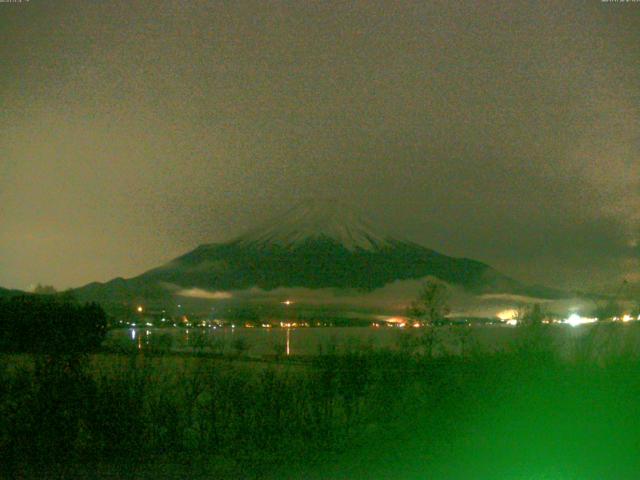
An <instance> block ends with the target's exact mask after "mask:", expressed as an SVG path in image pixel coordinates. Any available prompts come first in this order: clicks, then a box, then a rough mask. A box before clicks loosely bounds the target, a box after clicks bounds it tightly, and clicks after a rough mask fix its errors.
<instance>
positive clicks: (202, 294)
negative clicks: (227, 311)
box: [177, 288, 233, 300]
mask: <svg viewBox="0 0 640 480" xmlns="http://www.w3.org/2000/svg"><path fill="white" fill-rule="evenodd" d="M177 295H180V296H181V297H189V298H202V299H208V300H229V299H231V298H233V295H232V294H231V293H229V292H220V291H217V292H210V291H208V290H203V289H201V288H189V289H184V290H179V291H178V292H177Z"/></svg>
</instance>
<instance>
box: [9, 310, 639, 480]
mask: <svg viewBox="0 0 640 480" xmlns="http://www.w3.org/2000/svg"><path fill="white" fill-rule="evenodd" d="M23 318H27V320H26V321H23V322H22V323H20V319H23ZM0 327H1V328H0V331H1V333H2V336H1V337H2V338H0V340H2V342H0V346H1V347H2V350H3V353H1V354H0V474H1V475H2V476H3V477H4V478H34V479H35V478H37V479H40V478H65V479H66V478H154V479H155V478H223V479H224V478H229V479H232V478H233V479H236V478H243V479H245V478H246V479H251V478H266V479H270V478H271V479H286V478H291V479H301V478H305V479H314V478H317V479H359V478H362V479H365V478H366V479H369V478H375V479H383V478H389V479H423V478H430V479H447V480H448V479H458V478H459V479H469V478H473V479H495V478H504V479H512V478H513V479H543V478H551V479H560V480H563V479H573V478H575V479H580V480H584V479H616V480H619V479H627V478H628V479H632V478H633V479H635V478H637V472H638V471H640V455H638V454H639V453H640V401H639V399H640V357H639V355H638V349H637V346H636V345H630V344H624V342H623V343H620V342H618V340H619V339H621V338H624V339H633V338H638V336H637V333H638V332H636V331H635V330H637V329H638V328H639V327H640V326H639V325H633V324H629V325H620V324H615V323H609V324H606V323H603V324H598V325H595V326H593V327H590V329H589V330H585V331H584V332H585V334H584V335H581V336H577V337H576V338H575V341H576V344H575V345H574V348H573V355H572V356H571V357H566V356H563V357H560V356H559V355H558V350H557V349H555V348H553V346H552V345H553V341H552V340H553V335H554V333H553V332H554V330H553V328H554V327H552V326H549V325H542V324H539V323H530V324H529V325H527V326H525V327H520V328H519V329H518V330H517V332H518V335H519V338H518V340H517V341H515V342H513V344H512V345H511V346H510V347H509V348H508V349H505V350H503V351H499V352H493V353H488V352H487V351H486V350H480V349H477V348H475V347H474V345H473V342H472V341H471V338H470V336H469V333H468V332H469V331H470V330H469V329H468V327H464V326H461V327H456V328H458V330H456V331H455V332H454V331H452V333H453V334H454V335H455V338H457V340H458V341H459V343H460V345H459V348H458V349H457V351H458V354H457V355H448V354H447V353H446V351H443V350H442V349H441V348H439V346H438V338H437V335H436V330H435V329H433V328H425V329H411V332H406V334H405V335H403V336H402V337H401V338H400V339H399V344H398V345H397V346H396V348H394V349H393V350H383V349H374V348H372V347H371V345H370V344H367V343H363V344H361V345H358V344H355V343H353V344H350V345H349V346H348V348H347V349H346V350H343V351H340V353H339V354H337V353H336V350H335V349H327V350H326V352H330V353H326V352H325V353H324V354H322V353H319V354H318V355H315V356H312V357H304V358H289V357H282V356H281V355H276V356H271V357H269V359H266V360H264V359H263V361H262V362H254V361H250V360H248V359H247V358H246V357H244V356H243V355H242V349H237V348H236V349H235V350H236V351H234V352H233V353H231V355H225V354H222V353H219V352H218V353H215V352H214V353H211V352H209V353H206V352H205V350H204V349H200V350H198V349H194V351H193V352H192V353H190V354H176V353H171V352H170V351H168V350H166V349H162V348H150V349H141V350H138V349H137V348H134V349H133V350H132V351H117V350H116V351H114V350H100V349H99V345H100V339H102V338H104V315H103V312H102V311H101V309H100V308H99V307H97V306H95V305H93V306H92V305H87V306H80V305H77V304H75V303H74V302H72V301H69V300H65V299H59V298H49V299H43V298H33V297H31V298H21V299H17V300H12V301H10V302H5V303H3V304H2V305H0ZM60 329H64V331H65V332H66V335H60V334H59V331H60ZM11 339H13V341H11ZM627 343H628V342H627ZM152 346H153V345H152Z"/></svg>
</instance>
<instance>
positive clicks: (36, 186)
mask: <svg viewBox="0 0 640 480" xmlns="http://www.w3.org/2000/svg"><path fill="white" fill-rule="evenodd" d="M0 59H1V67H0V82H1V85H0V95H1V97H0V98H1V103H0V106H1V108H0V128H1V130H0V132H1V133H0V286H4V287H15V288H28V287H29V285H32V284H35V283H37V282H41V283H47V284H53V285H55V286H56V287H58V288H66V287H70V286H80V285H82V284H85V283H88V282H90V281H94V280H100V281H104V280H108V279H110V278H113V277H116V276H125V277H126V276H132V275H135V274H138V273H141V272H142V271H144V270H146V269H148V268H151V267H155V266H157V265H159V264H161V263H163V262H165V261H167V260H169V259H171V258H173V257H176V256H178V255H180V254H182V253H185V252H186V251H188V250H190V249H192V248H194V247H195V246H196V245H198V244H201V243H210V242H218V241H224V240H228V239H230V238H231V237H233V236H235V235H237V234H240V233H243V232H244V231H246V229H248V228H250V227H252V226H253V225H255V223H256V222H258V221H263V220H265V219H267V218H269V217H270V216H272V215H274V214H276V213H277V212H279V211H281V210H282V209H286V208H287V207H288V206H290V205H291V204H293V203H296V202H297V201H298V200H299V199H301V198H309V197H316V196H317V197H323V198H326V197H332V198H338V199H340V200H343V201H344V202H348V203H350V204H353V205H356V206H358V207H360V208H363V209H365V210H366V211H367V213H368V214H369V217H371V218H372V219H374V220H375V221H377V222H378V223H380V224H381V225H382V226H384V228H385V229H387V230H389V231H391V232H393V233H395V234H397V235H399V236H402V237H406V238H409V239H411V240H414V241H417V242H419V243H421V244H423V245H425V246H428V247H430V248H433V249H435V250H438V251H440V252H442V253H445V254H449V255H456V256H465V257H471V258H475V259H477V260H481V261H484V262H487V263H489V264H490V265H492V266H494V267H495V268H497V269H499V270H501V271H502V272H504V273H506V274H509V275H512V276H515V277H516V278H518V279H520V280H523V281H526V282H536V283H543V284H547V285H550V286H560V287H572V288H573V287H578V288H587V287H594V286H598V285H601V284H605V283H615V282H618V281H619V280H620V279H621V278H623V277H626V278H629V279H631V280H634V279H635V280H640V275H639V272H640V268H639V258H640V249H639V247H638V239H639V237H640V3H610V2H609V3H604V2H601V1H600V0H582V1H575V2H559V1H543V2H537V1H517V2H504V1H500V2H498V1H484V0H483V1H481V2H464V1H456V2H451V1H434V2H427V1H417V2H408V1H407V2H391V1H389V2H381V1H371V0H367V1H359V2H329V1H327V2H325V1H322V2H303V1H295V2H286V3H285V2H265V1H232V2H222V1H219V2H218V1H216V2H214V1H211V2H203V1H199V0H192V1H158V0H129V1H116V0H104V1H97V0H94V1H86V0H85V1H77V2H76V1H63V0H56V1H51V0H47V1H44V0H31V1H30V2H26V1H23V2H22V3H0Z"/></svg>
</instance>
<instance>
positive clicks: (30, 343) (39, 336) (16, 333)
mask: <svg viewBox="0 0 640 480" xmlns="http://www.w3.org/2000/svg"><path fill="white" fill-rule="evenodd" d="M106 328H107V318H106V314H105V312H104V310H103V309H102V308H101V307H100V306H99V305H97V304H95V303H91V304H84V305H81V304H77V303H75V302H73V301H72V300H70V299H68V298H65V297H59V296H53V295H24V296H19V297H13V298H10V299H6V300H1V299H0V350H2V351H6V352H29V353H47V354H63V353H67V354H69V353H73V354H76V353H86V352H91V351H94V350H96V349H97V348H98V347H99V346H100V344H101V343H102V341H103V340H104V337H105V334H106Z"/></svg>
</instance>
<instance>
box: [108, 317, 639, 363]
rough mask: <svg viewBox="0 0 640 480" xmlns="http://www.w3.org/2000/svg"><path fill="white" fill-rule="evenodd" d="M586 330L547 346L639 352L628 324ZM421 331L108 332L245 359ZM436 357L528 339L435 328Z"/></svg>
mask: <svg viewBox="0 0 640 480" xmlns="http://www.w3.org/2000/svg"><path fill="white" fill-rule="evenodd" d="M602 327H607V328H600V329H598V327H594V326H589V325H584V326H581V327H577V328H574V327H570V326H568V325H557V326H553V327H551V330H549V332H550V333H551V334H550V335H548V337H547V340H546V341H547V342H548V343H550V344H552V345H551V346H552V347H553V348H554V349H557V350H558V351H559V353H561V354H570V353H572V352H573V351H574V350H575V349H576V348H577V346H576V345H577V343H576V341H577V340H578V339H580V338H583V337H584V336H585V335H586V334H588V333H589V332H592V333H595V334H596V335H592V337H593V338H592V341H593V342H595V343H596V344H598V345H601V346H602V348H606V349H607V351H623V350H624V351H628V350H633V352H634V353H638V352H637V350H638V346H640V329H638V328H634V327H633V326H631V325H620V326H619V327H618V326H615V325H614V326H612V325H609V326H602ZM423 332H424V331H423V330H422V329H407V330H406V331H405V330H404V329H400V328H389V327H386V328H385V327H382V328H372V327H325V328H230V327H228V328H215V329H214V328H190V329H182V328H153V327H148V328H138V327H136V328H129V329H117V330H112V331H110V332H109V334H108V337H107V342H108V344H110V345H120V346H127V345H129V346H130V345H135V346H136V348H138V349H140V350H143V349H150V348H161V349H165V350H172V351H195V350H201V351H205V352H206V351H209V352H214V353H234V352H235V353H242V354H245V355H249V356H256V357H260V356H264V355H281V356H284V355H290V356H294V355H315V354H319V353H341V352H345V351H350V350H367V349H379V348H386V349H399V348H403V345H407V344H408V343H410V342H411V340H412V339H415V338H416V337H418V336H420V335H423V334H424V333H423ZM435 337H436V341H435V345H436V347H435V351H436V353H443V352H446V353H451V354H460V353H461V352H462V351H471V350H474V351H481V352H491V351H497V350H503V349H510V348H513V347H515V346H517V345H518V342H522V341H523V340H525V341H526V339H524V338H523V335H522V330H520V329H518V328H515V327H508V326H502V325H490V326H473V327H469V326H457V327H439V328H436V330H435Z"/></svg>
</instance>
